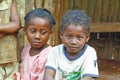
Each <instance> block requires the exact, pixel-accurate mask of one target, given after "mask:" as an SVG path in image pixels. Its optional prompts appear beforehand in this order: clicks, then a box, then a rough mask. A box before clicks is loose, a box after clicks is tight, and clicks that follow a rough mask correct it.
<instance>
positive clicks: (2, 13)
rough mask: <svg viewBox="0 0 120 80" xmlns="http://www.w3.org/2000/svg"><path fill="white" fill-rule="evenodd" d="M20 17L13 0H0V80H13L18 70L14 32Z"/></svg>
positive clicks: (18, 25) (16, 29) (17, 28)
mask: <svg viewBox="0 0 120 80" xmlns="http://www.w3.org/2000/svg"><path fill="white" fill-rule="evenodd" d="M19 28H20V19H19V16H18V12H17V6H16V4H15V2H14V1H11V0H8V2H7V1H5V0H0V80H13V73H14V72H18V71H19V62H18V59H17V39H16V36H15V35H16V32H17V31H18V30H19Z"/></svg>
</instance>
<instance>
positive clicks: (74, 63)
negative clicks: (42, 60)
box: [46, 44, 98, 80]
mask: <svg viewBox="0 0 120 80" xmlns="http://www.w3.org/2000/svg"><path fill="white" fill-rule="evenodd" d="M46 68H50V69H53V70H54V71H56V75H55V80H60V79H65V80H80V79H81V77H83V76H92V77H98V65H97V56H96V51H95V49H94V48H92V47H91V46H89V45H85V46H84V48H83V49H82V50H81V52H80V54H79V55H78V57H77V58H75V59H70V58H69V57H68V55H67V53H66V51H65V47H64V45H63V44H61V45H58V46H56V47H53V48H52V50H51V51H50V54H49V55H48V61H47V63H46Z"/></svg>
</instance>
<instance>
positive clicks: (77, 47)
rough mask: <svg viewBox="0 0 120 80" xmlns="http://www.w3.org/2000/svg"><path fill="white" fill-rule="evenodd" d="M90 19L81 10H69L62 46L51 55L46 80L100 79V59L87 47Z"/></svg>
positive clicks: (63, 25)
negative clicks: (98, 65) (98, 64)
mask: <svg viewBox="0 0 120 80" xmlns="http://www.w3.org/2000/svg"><path fill="white" fill-rule="evenodd" d="M89 35H90V18H89V16H88V15H87V14H85V13H84V12H83V11H81V10H69V11H68V12H67V13H66V14H65V15H64V17H63V19H62V21H61V25H60V37H61V39H62V42H63V44H61V45H58V46H55V47H53V48H52V50H51V51H50V54H49V56H48V61H47V63H46V71H45V75H44V79H43V80H92V79H93V78H96V77H98V67H97V56H96V51H95V49H94V48H93V47H91V46H89V45H87V44H86V42H88V40H89Z"/></svg>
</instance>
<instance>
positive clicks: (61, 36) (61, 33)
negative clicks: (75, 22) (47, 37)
mask: <svg viewBox="0 0 120 80" xmlns="http://www.w3.org/2000/svg"><path fill="white" fill-rule="evenodd" d="M60 38H61V39H62V38H63V32H62V31H60Z"/></svg>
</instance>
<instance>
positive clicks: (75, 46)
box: [60, 24, 89, 56]
mask: <svg viewBox="0 0 120 80" xmlns="http://www.w3.org/2000/svg"><path fill="white" fill-rule="evenodd" d="M60 34H61V39H62V42H63V44H64V45H65V47H66V51H67V53H68V55H69V56H70V55H71V56H72V55H74V56H75V55H76V56H77V55H78V54H79V52H80V51H81V49H82V48H83V47H84V45H85V43H86V42H87V41H88V39H89V34H87V33H86V30H85V29H84V28H83V27H82V26H80V25H74V24H71V25H68V26H67V27H65V29H64V30H63V32H61V33H60Z"/></svg>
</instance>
